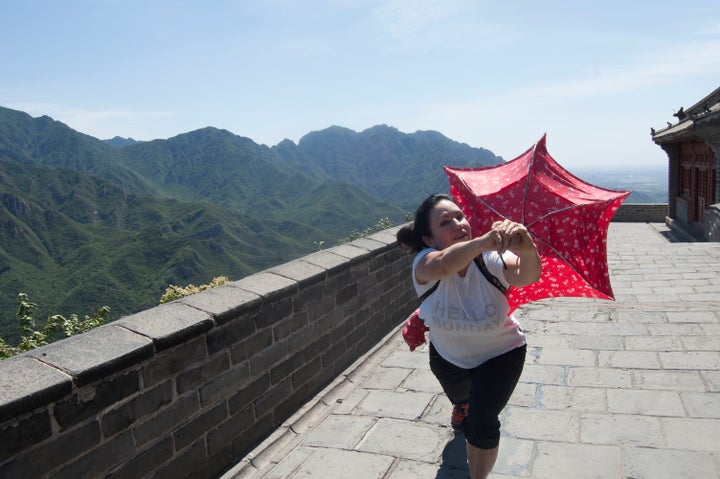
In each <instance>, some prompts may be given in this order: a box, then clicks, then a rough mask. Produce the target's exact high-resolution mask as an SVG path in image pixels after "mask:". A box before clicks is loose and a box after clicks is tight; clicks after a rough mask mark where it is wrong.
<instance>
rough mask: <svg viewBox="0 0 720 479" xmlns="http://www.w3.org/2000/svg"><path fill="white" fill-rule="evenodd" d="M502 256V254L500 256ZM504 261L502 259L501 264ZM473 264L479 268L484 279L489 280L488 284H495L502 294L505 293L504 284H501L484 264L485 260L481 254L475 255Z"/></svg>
mask: <svg viewBox="0 0 720 479" xmlns="http://www.w3.org/2000/svg"><path fill="white" fill-rule="evenodd" d="M501 258H502V256H501ZM504 263H505V262H504V261H503V264H504ZM475 264H476V265H478V268H480V272H481V273H482V274H483V276H485V279H487V280H488V281H490V284H492V285H493V286H495V287H496V288H497V289H499V290H500V292H501V293H502V294H507V288H506V287H505V285H504V284H502V281H500V280H499V279H498V277H497V276H495V275H494V274H492V273H491V272H490V271H489V270H488V269H487V266H485V260H484V259H483V256H482V255H478V256H476V257H475Z"/></svg>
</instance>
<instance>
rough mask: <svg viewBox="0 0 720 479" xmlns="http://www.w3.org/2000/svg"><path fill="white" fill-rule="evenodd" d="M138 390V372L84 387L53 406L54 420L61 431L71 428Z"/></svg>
mask: <svg viewBox="0 0 720 479" xmlns="http://www.w3.org/2000/svg"><path fill="white" fill-rule="evenodd" d="M139 389H140V381H139V373H138V371H129V372H127V373H125V374H121V375H119V376H115V377H113V378H111V379H109V380H106V381H103V382H101V383H99V384H94V385H91V386H86V387H84V388H81V389H79V390H77V391H76V392H75V393H73V395H72V396H70V397H69V398H68V399H65V400H63V401H61V402H58V403H57V404H56V405H55V413H54V415H55V419H56V420H57V422H58V424H60V427H61V428H62V429H66V428H69V427H72V426H73V425H75V424H78V423H79V422H81V421H83V420H86V419H88V418H91V417H93V416H95V415H96V414H97V413H99V412H100V411H102V410H103V409H105V408H107V407H110V406H111V405H113V404H114V403H116V402H118V401H121V400H123V399H124V398H127V397H130V396H133V395H134V394H135V393H137V392H138V391H139Z"/></svg>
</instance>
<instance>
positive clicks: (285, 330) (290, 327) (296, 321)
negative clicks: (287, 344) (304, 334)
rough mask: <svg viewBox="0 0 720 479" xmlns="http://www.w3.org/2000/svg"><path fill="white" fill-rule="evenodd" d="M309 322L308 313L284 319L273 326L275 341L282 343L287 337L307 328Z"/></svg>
mask: <svg viewBox="0 0 720 479" xmlns="http://www.w3.org/2000/svg"><path fill="white" fill-rule="evenodd" d="M308 322H309V318H308V314H307V312H304V313H296V314H292V315H290V316H288V317H285V318H282V319H281V320H279V321H277V322H276V323H275V324H274V325H273V328H272V329H273V337H274V339H275V341H281V340H283V339H285V338H286V337H287V336H290V335H291V334H293V333H295V332H296V331H298V330H300V329H302V328H303V326H307V324H308Z"/></svg>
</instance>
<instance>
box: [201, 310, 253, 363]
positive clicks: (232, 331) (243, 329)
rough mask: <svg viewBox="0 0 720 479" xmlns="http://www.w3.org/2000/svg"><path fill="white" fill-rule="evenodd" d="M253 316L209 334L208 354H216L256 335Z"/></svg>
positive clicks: (230, 323)
mask: <svg viewBox="0 0 720 479" xmlns="http://www.w3.org/2000/svg"><path fill="white" fill-rule="evenodd" d="M256 332H257V331H256V329H255V320H254V317H253V316H242V317H239V318H237V319H234V320H232V321H230V322H228V323H225V324H223V325H222V326H220V327H217V328H215V329H213V330H211V331H210V332H208V354H211V355H213V354H216V353H217V352H218V351H222V350H223V349H226V348H228V347H231V346H232V345H233V344H235V343H237V342H238V341H242V340H243V339H244V338H247V337H249V336H252V335H253V334H256Z"/></svg>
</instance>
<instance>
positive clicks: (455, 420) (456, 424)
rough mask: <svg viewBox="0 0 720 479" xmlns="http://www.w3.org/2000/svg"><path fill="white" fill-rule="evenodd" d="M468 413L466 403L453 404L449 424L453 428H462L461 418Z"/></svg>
mask: <svg viewBox="0 0 720 479" xmlns="http://www.w3.org/2000/svg"><path fill="white" fill-rule="evenodd" d="M467 414H468V403H466V402H464V403H462V404H455V405H454V406H453V410H452V416H450V424H452V427H453V429H462V423H463V419H465V416H467Z"/></svg>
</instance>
